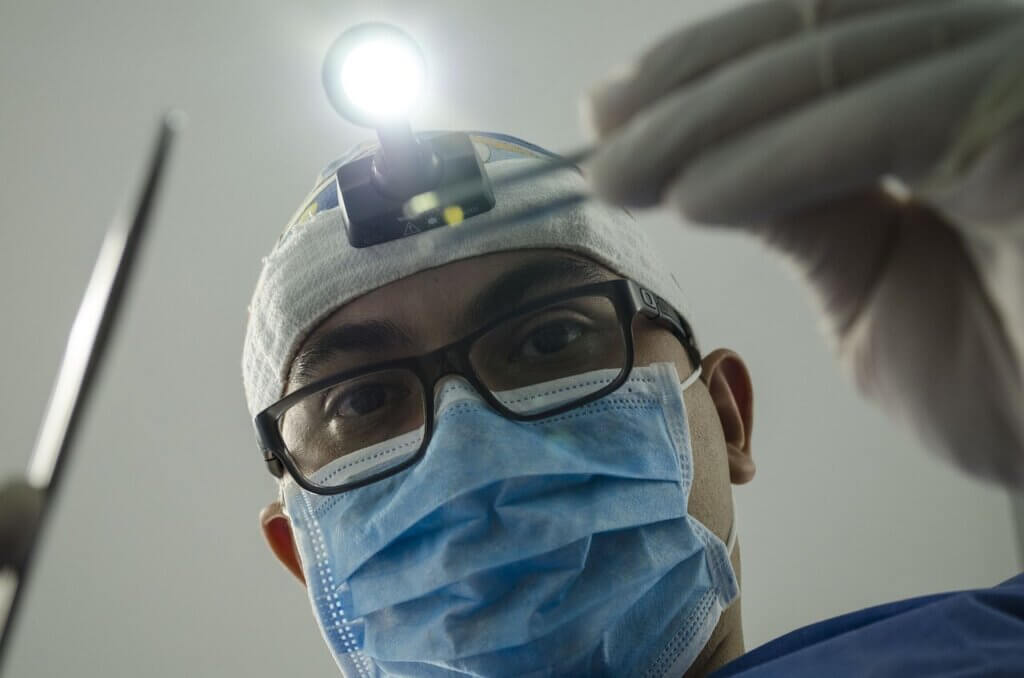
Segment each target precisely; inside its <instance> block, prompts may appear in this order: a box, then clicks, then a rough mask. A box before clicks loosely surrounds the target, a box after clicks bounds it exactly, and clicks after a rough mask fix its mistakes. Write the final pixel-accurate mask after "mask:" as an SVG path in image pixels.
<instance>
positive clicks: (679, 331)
mask: <svg viewBox="0 0 1024 678" xmlns="http://www.w3.org/2000/svg"><path fill="white" fill-rule="evenodd" d="M640 302H641V303H640V311H641V312H642V313H643V314H644V316H645V317H647V318H649V319H650V320H652V321H654V322H655V323H657V324H659V325H661V326H662V327H666V328H667V329H669V330H671V331H672V333H673V334H674V335H676V338H677V339H679V341H680V343H682V345H683V348H684V349H686V354H687V356H688V357H689V358H690V363H691V366H692V367H693V368H694V369H697V367H699V366H700V348H699V347H698V346H697V338H696V337H695V336H694V334H693V329H692V328H691V327H690V323H689V322H687V320H686V318H684V317H683V316H682V314H680V313H679V312H677V311H676V310H675V309H674V308H672V306H671V304H669V303H668V302H667V301H665V300H664V299H662V298H661V297H659V296H658V295H657V294H655V293H654V292H651V291H650V290H648V289H646V288H644V287H641V288H640Z"/></svg>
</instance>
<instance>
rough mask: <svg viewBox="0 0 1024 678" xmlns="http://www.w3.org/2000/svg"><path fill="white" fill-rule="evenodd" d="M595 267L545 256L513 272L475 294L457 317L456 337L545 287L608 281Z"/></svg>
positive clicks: (603, 273) (580, 262)
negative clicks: (457, 334) (457, 333)
mask: <svg viewBox="0 0 1024 678" xmlns="http://www.w3.org/2000/svg"><path fill="white" fill-rule="evenodd" d="M611 277H612V276H611V275H609V274H608V273H607V272H606V271H605V270H604V269H602V268H601V267H600V266H598V265H597V264H594V263H591V262H589V261H584V260H582V259H575V258H573V257H568V256H556V257H547V258H544V259H538V260H537V261H532V262H530V263H528V264H525V265H523V266H520V267H519V268H516V269H513V270H511V271H509V272H507V273H505V274H503V275H501V276H500V277H498V279H497V280H495V281H494V282H492V283H491V284H490V285H488V286H487V287H486V288H485V289H484V290H483V291H482V292H480V293H479V294H477V295H476V296H475V297H474V298H473V300H472V301H471V302H470V303H469V305H468V306H467V307H466V308H465V310H463V311H462V312H461V313H460V314H459V320H458V323H457V325H458V329H459V334H465V333H468V332H471V331H472V330H474V329H476V328H477V327H479V326H480V325H482V324H483V323H484V321H486V320H487V319H488V318H489V317H493V316H495V315H497V314H498V313H500V312H501V311H505V310H508V309H510V308H511V307H514V306H516V305H517V304H519V303H521V302H522V301H523V300H524V299H526V298H527V297H528V296H530V295H531V294H533V293H535V292H538V291H541V290H543V289H545V288H558V287H563V286H565V287H567V286H569V285H572V284H577V285H578V284H581V283H592V282H601V281H604V280H609V279H610V278H611Z"/></svg>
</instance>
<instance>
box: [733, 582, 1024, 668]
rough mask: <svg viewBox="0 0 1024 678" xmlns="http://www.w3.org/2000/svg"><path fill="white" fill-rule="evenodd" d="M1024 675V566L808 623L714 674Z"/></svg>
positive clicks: (739, 658)
mask: <svg viewBox="0 0 1024 678" xmlns="http://www.w3.org/2000/svg"><path fill="white" fill-rule="evenodd" d="M825 675H827V676H830V677H831V678H839V677H841V676H953V675H956V676H965V675H979V676H996V675H998V676H1024V573H1021V574H1019V575H1017V576H1016V577H1013V578H1012V579H1009V580H1007V581H1005V582H1003V583H1002V584H1000V585H998V586H994V587H992V588H988V589H975V590H970V591H955V592H950V593H939V594H933V595H929V596H921V597H919V598H910V599H908V600H901V601H898V602H893V603H886V604H884V605H878V606H876V607H869V608H866V609H863V610H859V611H857V612H851V613H849V614H844V615H842V616H839V617H834V618H832V619H826V620H825V621H821V622H817V623H815V624H811V625H809V626H805V627H803V628H801V629H797V630H796V631H792V632H790V633H787V634H786V635H784V636H781V637H780V638H777V639H775V640H773V641H770V642H768V643H766V644H764V645H762V646H761V647H758V648H756V649H754V650H751V651H750V652H748V653H747V654H745V655H743V656H741V657H738V658H737V659H735V660H734V661H732V662H730V663H729V664H727V665H726V666H724V667H722V669H720V670H719V671H717V672H716V673H714V674H713V676H714V678H731V677H733V676H737V677H741V678H753V677H754V676H757V677H758V678H762V677H764V676H787V677H789V678H801V677H803V676H825Z"/></svg>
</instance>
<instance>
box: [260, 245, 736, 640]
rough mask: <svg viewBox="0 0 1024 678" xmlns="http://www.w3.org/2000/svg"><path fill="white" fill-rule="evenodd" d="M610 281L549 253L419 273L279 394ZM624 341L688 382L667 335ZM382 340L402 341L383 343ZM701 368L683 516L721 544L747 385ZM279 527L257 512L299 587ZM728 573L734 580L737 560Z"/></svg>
mask: <svg viewBox="0 0 1024 678" xmlns="http://www.w3.org/2000/svg"><path fill="white" fill-rule="evenodd" d="M618 277H619V276H617V275H615V274H613V273H611V272H610V271H608V270H607V269H605V268H604V267H602V266H600V265H599V264H596V263H594V262H593V261H590V260H588V259H586V258H584V257H581V256H578V255H574V254H569V253H567V252H562V251H557V250H528V251H518V252H505V253H498V254H492V255H486V256H480V257H476V258H473V259H466V260H462V261H457V262H453V263H450V264H447V265H444V266H440V267H438V268H435V269H431V270H427V271H422V272H420V273H417V274H415V275H412V276H409V277H408V278H404V279H402V280H399V281H396V282H394V283H391V284H389V285H386V286H384V287H381V288H379V289H377V290H374V291H373V292H370V293H368V294H366V295H364V296H362V297H359V298H358V299H355V300H354V301H351V302H349V303H348V304H345V305H344V306H343V307H342V308H340V309H339V310H337V311H336V312H335V313H334V314H332V315H331V316H329V317H328V318H327V319H326V320H325V321H324V322H322V323H321V324H320V325H319V326H318V327H317V328H316V329H315V330H314V331H313V332H312V333H311V334H310V335H309V336H308V337H307V338H306V339H305V341H304V342H303V344H302V346H301V347H300V348H299V350H298V351H297V353H296V359H295V361H294V362H293V364H292V366H291V373H290V376H289V382H288V387H287V391H288V392H291V391H294V390H296V389H297V388H300V387H301V386H303V385H305V384H308V383H310V382H312V381H315V380H317V379H320V378H323V377H327V376H330V375H332V374H335V373H338V372H341V371H346V370H351V369H355V368H358V367H361V366H365V365H370V364H374V363H378V362H381V361H386V360H392V359H397V358H403V357H408V356H415V355H421V354H425V353H429V352H430V351H432V350H434V349H436V348H439V347H441V346H444V345H446V344H449V343H451V342H453V341H455V340H457V339H459V338H461V337H462V336H464V335H465V334H467V333H469V332H471V331H472V330H473V329H475V327H478V326H480V325H482V324H484V323H485V322H486V321H487V320H488V319H489V317H494V316H496V315H499V314H503V313H507V312H508V311H509V310H512V309H514V308H515V307H516V306H517V305H519V304H522V303H525V302H528V301H530V300H532V299H536V298H539V297H543V296H547V295H550V294H555V293H558V292H562V291H566V290H571V289H573V288H575V287H579V286H581V285H585V284H588V283H593V282H598V281H601V280H611V279H615V278H618ZM342 327H345V328H346V329H345V330H344V331H342V333H343V334H345V336H347V337H349V338H350V339H353V341H350V342H348V343H347V347H346V350H337V349H334V350H330V351H324V350H321V349H320V348H319V346H320V345H322V344H323V343H324V342H322V341H319V342H318V340H320V339H321V338H323V337H325V336H327V335H328V334H334V335H335V336H337V335H338V333H339V328H342ZM382 328H385V329H384V331H383V333H382ZM632 332H633V337H634V342H635V360H634V364H635V365H637V366H643V365H649V364H651V363H660V362H671V363H673V364H675V366H676V370H677V371H678V373H679V380H680V381H682V380H684V379H685V378H686V377H688V376H689V375H690V374H691V373H692V371H693V369H694V368H695V366H693V365H691V364H690V361H689V359H688V357H687V353H686V351H685V349H684V348H683V346H682V344H680V342H679V341H678V339H676V338H675V336H673V334H672V333H671V332H670V331H668V330H667V329H665V328H663V327H661V326H659V325H656V324H654V323H652V322H651V321H649V320H647V319H646V318H644V317H642V316H638V317H637V318H636V320H635V321H634V323H633V327H632ZM388 336H393V337H402V341H388V340H387V338H388ZM359 339H362V340H361V341H360V340H359ZM335 344H336V342H335ZM702 364H703V374H702V375H701V380H700V381H698V382H697V383H695V384H694V385H693V386H691V387H690V388H688V389H687V390H686V391H685V393H684V395H683V397H684V400H685V403H686V410H687V416H688V423H689V427H690V435H691V440H692V445H693V457H694V481H693V486H692V489H691V492H690V496H689V505H688V511H689V513H690V514H691V515H692V516H693V517H694V518H696V519H697V520H699V521H700V522H701V523H703V524H704V525H705V526H707V527H708V528H709V529H710V530H711V531H713V532H714V533H715V534H716V535H718V536H719V537H720V538H721V539H722V540H725V539H726V537H727V535H728V532H729V529H730V527H731V525H732V520H733V516H732V503H731V488H730V482H734V483H741V482H746V481H747V480H749V479H750V478H751V477H752V476H753V472H754V469H753V463H752V461H751V458H750V446H749V443H750V438H749V436H750V424H751V403H752V401H751V391H750V382H749V378H748V376H747V373H746V369H745V367H744V366H743V363H742V361H740V359H739V357H738V356H736V355H735V354H734V353H732V352H730V351H725V350H719V351H714V352H712V353H710V354H708V355H707V356H706V357H705V359H704V360H703V363H702ZM284 521H286V518H284V516H283V514H282V513H281V510H280V506H279V505H278V504H276V503H275V504H272V505H271V506H269V507H268V508H267V509H266V510H265V511H264V515H263V526H264V531H265V533H266V535H267V539H268V541H269V542H270V545H271V547H272V549H273V550H274V552H275V554H276V555H277V556H278V558H279V559H281V560H282V562H284V564H285V565H286V566H287V567H288V568H289V569H290V570H292V572H293V573H295V574H296V576H298V577H300V578H301V565H300V563H299V561H298V556H297V554H296V553H295V552H294V549H293V548H291V539H290V530H288V529H287V527H286V525H284V524H282V523H283V522H284ZM286 537H287V538H286ZM733 565H734V567H736V569H737V573H738V571H739V562H738V551H737V553H736V554H734V557H733ZM734 607H735V606H734ZM736 616H737V625H738V614H737V615H736ZM726 619H727V618H726V617H723V622H724V621H725V620H726ZM720 626H722V623H720ZM712 641H714V637H713V638H712ZM709 645H710V643H709Z"/></svg>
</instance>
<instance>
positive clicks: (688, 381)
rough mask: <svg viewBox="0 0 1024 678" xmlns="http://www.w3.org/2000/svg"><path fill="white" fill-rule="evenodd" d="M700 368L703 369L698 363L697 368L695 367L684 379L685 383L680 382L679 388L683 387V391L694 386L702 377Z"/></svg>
mask: <svg viewBox="0 0 1024 678" xmlns="http://www.w3.org/2000/svg"><path fill="white" fill-rule="evenodd" d="M700 370H701V367H700V365H697V369H695V370H694V371H693V372H691V373H690V376H688V377H687V378H686V379H685V380H684V381H683V383H681V384H679V388H680V389H682V390H683V391H685V390H686V389H687V388H689V387H690V386H693V384H694V382H696V381H697V380H698V379H700Z"/></svg>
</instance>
